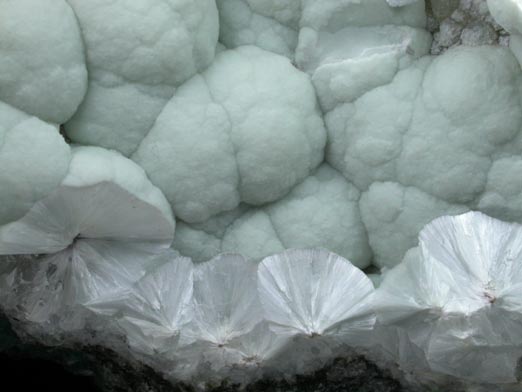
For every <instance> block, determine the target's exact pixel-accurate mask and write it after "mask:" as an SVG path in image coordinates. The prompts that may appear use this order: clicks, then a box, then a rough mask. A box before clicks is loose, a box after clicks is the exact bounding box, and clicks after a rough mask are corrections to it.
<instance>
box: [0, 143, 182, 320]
mask: <svg viewBox="0 0 522 392" xmlns="http://www.w3.org/2000/svg"><path fill="white" fill-rule="evenodd" d="M174 226H175V223H174V219H173V216H172V213H171V211H170V207H169V204H168V202H167V201H166V199H165V198H164V197H163V194H162V193H161V191H159V190H158V189H157V188H156V187H154V186H153V185H152V184H151V183H150V182H149V180H148V179H147V177H146V175H145V173H144V172H143V170H142V169H141V168H139V166H137V165H136V164H134V163H133V162H132V161H130V160H128V159H126V158H124V157H123V156H121V155H120V154H118V153H116V152H113V151H109V150H104V149H102V148H97V147H77V148H74V149H73V157H72V160H71V164H70V167H69V173H68V175H67V176H66V178H65V179H64V180H63V182H62V184H61V186H60V187H59V188H58V189H56V190H55V191H54V192H53V193H52V194H51V195H49V196H48V197H46V198H45V199H43V200H40V201H39V202H37V203H36V204H35V205H34V206H33V207H32V208H31V209H30V210H29V212H28V213H27V214H26V215H25V216H23V217H22V218H21V219H19V220H18V221H15V222H12V223H9V224H7V225H4V226H1V227H0V255H17V254H18V255H30V254H34V255H37V256H35V257H34V262H32V263H24V264H22V263H20V265H19V266H18V267H17V268H15V270H14V271H13V273H12V276H13V280H12V281H11V282H10V284H9V285H8V287H3V288H2V290H13V289H15V288H16V289H17V290H18V292H19V294H18V296H19V298H20V302H21V305H22V306H21V308H22V309H23V315H22V317H24V318H27V319H28V320H30V321H45V320H47V319H49V318H50V317H51V316H52V315H53V314H55V313H57V312H58V310H59V309H60V308H67V307H71V306H73V305H76V304H84V303H87V302H89V301H92V300H95V299H99V298H101V297H103V296H105V295H111V294H113V293H114V292H117V291H118V290H122V289H124V288H126V287H128V286H129V285H131V284H132V283H133V282H134V281H136V280H138V279H139V278H140V277H141V276H143V275H144V274H145V272H146V269H147V268H148V267H150V263H151V259H153V258H154V255H155V254H156V253H158V252H161V251H163V250H164V249H165V248H168V247H169V246H170V243H171V241H172V238H173V235H174ZM11 260H12V259H11ZM24 287H25V289H24ZM23 293H25V294H23Z"/></svg>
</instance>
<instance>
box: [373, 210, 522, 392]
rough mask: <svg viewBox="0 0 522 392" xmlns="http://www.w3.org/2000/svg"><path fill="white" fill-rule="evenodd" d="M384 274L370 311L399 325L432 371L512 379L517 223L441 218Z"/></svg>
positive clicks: (519, 314)
mask: <svg viewBox="0 0 522 392" xmlns="http://www.w3.org/2000/svg"><path fill="white" fill-rule="evenodd" d="M419 239H420V252H416V251H413V252H409V253H408V254H407V257H406V258H405V260H404V261H403V263H402V264H400V265H398V266H397V267H395V268H394V269H393V270H391V271H390V272H389V273H387V274H386V275H385V278H384V281H383V283H382V285H381V286H380V287H379V289H378V290H377V293H376V300H375V303H376V305H375V306H376V312H377V314H378V318H379V320H380V321H381V322H382V323H384V324H387V325H395V326H398V327H400V328H403V329H404V330H405V331H406V332H407V334H408V336H409V338H410V339H411V341H412V342H413V343H414V344H415V345H416V346H418V347H419V348H420V349H421V350H423V351H424V353H425V356H426V360H427V362H428V364H429V366H430V368H431V369H432V370H434V371H437V372H441V373H444V374H449V375H452V376H457V377H461V378H466V379H469V380H472V381H476V382H489V383H501V382H513V381H515V380H516V374H515V373H516V366H517V359H518V358H519V357H520V356H522V350H520V345H521V344H522V332H521V331H522V226H520V225H518V224H510V223H505V222H501V221H498V220H496V219H493V218H490V217H488V216H486V215H484V214H482V213H478V212H468V213H466V214H463V215H459V216H455V217H447V216H445V217H441V218H438V219H436V220H434V221H433V222H431V223H430V224H428V225H427V226H426V227H425V228H424V229H423V230H422V232H421V233H420V236H419Z"/></svg>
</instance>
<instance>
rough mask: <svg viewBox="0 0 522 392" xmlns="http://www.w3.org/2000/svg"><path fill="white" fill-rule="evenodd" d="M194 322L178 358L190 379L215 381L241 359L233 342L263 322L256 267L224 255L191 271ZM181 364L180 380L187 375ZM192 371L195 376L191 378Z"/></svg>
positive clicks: (233, 255) (236, 343) (182, 342)
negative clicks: (192, 277) (188, 373)
mask: <svg viewBox="0 0 522 392" xmlns="http://www.w3.org/2000/svg"><path fill="white" fill-rule="evenodd" d="M192 311H193V319H192V322H191V323H190V324H189V326H188V327H187V328H186V329H185V330H184V331H183V336H182V341H181V342H180V344H183V345H185V346H186V348H185V349H184V350H183V352H182V353H181V354H180V356H184V357H185V358H186V360H187V361H186V362H187V364H186V367H198V368H199V369H200V370H201V371H200V372H196V370H195V369H192V370H190V372H191V373H192V374H191V376H195V375H197V376H198V379H202V378H203V377H218V378H221V377H223V376H226V375H228V372H229V369H230V368H231V367H232V366H234V365H237V364H240V363H241V362H242V361H243V360H244V357H245V356H244V355H243V353H242V352H241V350H238V347H237V345H238V342H237V340H238V339H240V338H242V337H245V335H247V334H249V333H250V332H251V331H252V330H254V328H255V327H256V325H258V324H259V323H260V322H261V321H262V319H263V315H262V310H261V305H260V303H259V300H258V295H257V287H256V264H255V263H253V262H251V261H248V260H246V259H245V258H243V257H242V256H239V255H235V254H222V255H219V256H217V257H215V258H213V259H212V260H210V261H208V262H205V263H202V264H199V265H197V266H196V267H195V270H194V292H193V297H192ZM183 367H184V366H183V365H182V364H180V366H179V369H178V371H179V372H181V374H180V375H179V376H180V377H183V378H185V377H186V374H185V375H184V374H182V373H186V371H185V370H183ZM194 372H196V373H194Z"/></svg>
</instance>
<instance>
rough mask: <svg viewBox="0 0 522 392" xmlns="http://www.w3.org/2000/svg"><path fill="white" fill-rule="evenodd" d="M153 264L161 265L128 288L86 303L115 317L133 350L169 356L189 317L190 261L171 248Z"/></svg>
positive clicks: (191, 272)
mask: <svg viewBox="0 0 522 392" xmlns="http://www.w3.org/2000/svg"><path fill="white" fill-rule="evenodd" d="M160 260H161V261H160ZM155 264H160V265H159V266H158V267H157V268H155V269H154V270H153V271H152V272H150V273H148V274H147V275H145V276H144V277H143V278H141V279H140V280H139V281H138V282H136V283H135V284H134V285H132V286H131V287H130V288H129V289H127V290H124V291H122V292H119V293H117V294H116V295H115V296H114V297H112V298H107V297H106V298H102V299H99V300H97V301H92V302H90V303H89V304H88V307H89V308H90V309H91V310H93V311H94V312H96V313H98V314H100V315H108V316H110V317H111V318H112V319H113V320H116V323H117V325H118V326H119V327H120V328H121V330H122V331H123V332H124V334H125V336H126V339H127V342H128V344H129V346H130V347H131V348H132V349H133V350H135V351H137V352H138V353H140V354H146V355H158V354H159V355H162V356H163V357H164V359H166V360H171V359H173V358H174V357H175V353H176V349H177V344H178V340H179V337H180V335H181V329H182V328H183V327H184V326H185V325H186V324H187V323H188V322H189V321H190V320H191V318H192V312H191V308H190V306H189V305H190V301H191V299H192V289H193V265H192V261H191V260H190V259H189V258H187V257H180V256H178V255H177V253H176V252H174V251H172V250H167V251H165V252H163V253H162V254H160V255H158V256H157V258H156V259H155ZM160 359H161V358H160Z"/></svg>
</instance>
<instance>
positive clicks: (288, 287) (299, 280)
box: [258, 249, 375, 340]
mask: <svg viewBox="0 0 522 392" xmlns="http://www.w3.org/2000/svg"><path fill="white" fill-rule="evenodd" d="M258 288H259V296H260V300H261V304H262V305H263V309H264V315H265V318H266V319H267V320H268V321H269V322H270V326H271V328H272V330H273V331H275V332H276V333H278V334H286V335H307V336H310V337H313V336H317V335H331V336H336V337H339V338H342V339H343V340H345V339H347V338H349V337H350V335H351V334H352V333H357V332H360V331H367V330H370V329H371V328H372V327H373V324H374V322H375V316H374V314H373V312H372V310H371V306H370V305H371V301H370V300H371V296H372V294H373V291H374V288H373V284H372V283H371V281H370V279H368V278H367V277H366V275H365V274H364V273H363V272H362V271H361V270H359V269H358V268H357V267H354V266H353V265H352V264H351V263H350V262H349V261H348V260H346V259H344V258H342V257H340V256H338V255H336V254H334V253H331V252H328V251H326V250H323V249H318V250H288V251H285V252H283V253H281V254H277V255H274V256H270V257H267V258H265V259H264V260H263V261H262V262H261V264H260V266H259V269H258Z"/></svg>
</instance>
